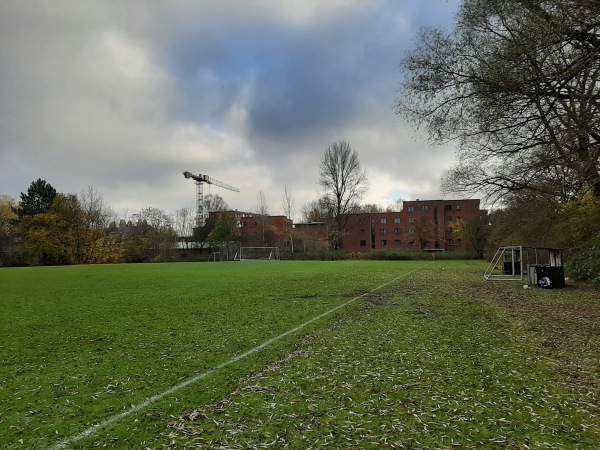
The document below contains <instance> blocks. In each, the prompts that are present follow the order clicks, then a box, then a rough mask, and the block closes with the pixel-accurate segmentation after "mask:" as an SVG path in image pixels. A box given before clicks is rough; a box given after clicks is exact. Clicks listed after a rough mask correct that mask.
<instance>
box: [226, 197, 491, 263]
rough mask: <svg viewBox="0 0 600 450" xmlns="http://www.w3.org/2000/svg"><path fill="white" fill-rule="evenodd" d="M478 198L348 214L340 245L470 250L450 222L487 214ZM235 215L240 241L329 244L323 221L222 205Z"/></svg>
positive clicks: (307, 247) (305, 247) (305, 246)
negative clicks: (291, 238) (298, 220)
mask: <svg viewBox="0 0 600 450" xmlns="http://www.w3.org/2000/svg"><path fill="white" fill-rule="evenodd" d="M479 203H480V202H479V200H478V199H473V200H414V201H405V202H404V204H403V210H402V211H394V212H383V213H360V214H351V215H349V216H348V217H347V219H348V221H347V226H346V230H347V233H348V234H346V235H345V236H344V237H343V242H342V248H343V250H344V251H348V252H370V251H373V250H402V251H421V250H426V251H456V250H469V249H468V248H467V243H466V242H462V240H461V238H460V237H458V236H455V235H454V234H453V231H452V228H451V227H450V224H452V223H453V222H456V221H458V220H464V221H466V222H469V221H471V220H475V219H478V218H480V217H482V216H485V215H486V214H487V211H486V210H482V209H479ZM225 213H226V214H230V215H234V216H235V220H236V222H237V225H238V227H239V229H240V244H241V245H242V246H249V247H262V246H268V247H275V246H276V247H279V248H280V249H284V248H286V247H288V246H289V236H290V233H293V235H294V236H296V241H300V242H301V244H299V245H300V247H298V244H296V248H295V250H296V251H307V252H308V251H318V250H323V249H326V248H327V247H328V238H327V236H328V232H329V227H328V226H327V224H326V223H325V222H310V223H297V224H295V225H294V223H293V222H292V221H291V220H290V219H288V218H287V217H285V216H261V215H260V214H255V213H249V212H241V211H225Z"/></svg>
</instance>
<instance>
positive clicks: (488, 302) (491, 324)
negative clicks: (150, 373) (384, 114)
mask: <svg viewBox="0 0 600 450" xmlns="http://www.w3.org/2000/svg"><path fill="white" fill-rule="evenodd" d="M469 267H475V268H472V269H470V268H469ZM442 268H447V270H441V269H442ZM482 273H483V272H482V270H481V267H476V266H473V265H464V264H462V265H461V264H451V263H443V266H442V265H441V264H437V263H436V264H435V265H433V266H430V267H428V268H427V269H424V270H420V271H418V272H416V273H414V274H412V275H411V276H410V277H409V278H407V279H404V280H402V281H401V282H399V283H397V284H396V285H394V286H390V288H389V289H388V290H387V291H386V292H382V293H378V294H377V295H376V296H372V297H369V296H367V298H366V299H365V302H364V307H362V308H360V309H357V310H354V311H352V312H349V313H348V314H346V315H344V317H342V318H340V320H338V321H337V322H336V323H334V324H332V326H331V327H329V328H328V329H324V330H320V331H319V332H318V333H313V334H309V335H306V336H305V338H304V339H303V340H302V341H300V342H298V343H297V344H296V349H295V350H294V351H292V352H290V353H289V354H288V355H286V357H284V358H281V359H280V360H278V361H277V362H276V363H273V364H270V365H267V366H266V367H265V368H264V369H263V370H259V371H255V372H253V373H252V374H250V375H249V376H247V377H244V378H242V379H240V381H239V384H238V385H237V386H236V387H235V388H234V389H233V390H232V391H231V392H230V393H229V394H228V395H226V396H224V397H223V398H221V399H219V400H218V401H216V402H212V403H207V404H202V405H197V407H196V408H193V409H190V410H188V411H186V412H185V413H184V414H182V415H181V416H179V417H178V418H177V419H176V420H172V421H171V422H170V428H171V431H168V432H167V431H165V433H164V437H165V445H167V446H168V447H170V448H180V447H181V448H228V449H229V448H267V447H271V448H284V447H285V448H361V449H363V448H411V449H412V448H421V449H434V448H435V449H437V448H477V449H479V448H524V449H525V448H590V449H591V448H596V447H597V443H598V442H600V436H599V433H600V421H599V418H598V415H597V413H598V408H597V406H598V398H597V395H596V391H595V390H594V389H592V388H590V385H589V383H591V384H592V385H595V384H596V383H597V379H596V378H595V375H594V373H593V370H592V367H588V370H586V371H585V375H586V376H585V377H586V378H587V379H588V382H589V383H588V384H587V385H586V386H587V388H586V389H580V387H581V386H580V385H579V384H577V383H573V380H572V377H570V376H569V374H570V373H571V372H570V366H569V365H568V364H567V365H566V366H563V363H564V361H565V360H564V359H563V357H564V356H565V354H567V353H569V352H571V353H572V352H575V351H577V350H579V346H580V345H581V344H582V343H583V342H585V340H586V339H596V338H597V334H594V333H593V332H591V333H590V334H586V336H587V337H586V338H584V339H578V340H575V341H571V340H570V336H569V333H568V330H571V328H570V327H564V326H563V325H562V324H561V322H562V319H564V314H563V313H562V312H561V313H560V314H559V317H553V316H548V315H547V314H545V313H544V312H543V310H540V312H539V314H538V316H539V317H538V318H537V319H536V320H535V323H536V324H535V325H531V326H533V328H531V326H530V325H528V324H530V323H531V322H529V321H528V317H527V316H524V315H520V313H519V311H515V308H508V309H507V307H506V305H505V304H503V303H501V304H498V302H502V301H503V300H502V298H503V297H507V298H512V299H514V300H515V301H519V302H523V303H524V304H528V305H530V306H528V308H533V309H535V305H536V304H539V303H543V304H555V305H556V307H557V308H558V307H559V305H564V304H565V302H567V303H569V304H571V303H576V304H579V303H578V302H583V304H586V305H588V306H593V305H595V304H596V302H597V296H596V297H595V298H594V297H593V295H592V297H589V298H587V300H586V297H585V294H584V295H583V296H582V295H581V293H580V292H579V291H577V290H575V289H573V290H569V289H566V290H563V291H541V290H540V291H537V290H530V291H527V293H525V294H523V293H522V292H520V291H519V290H518V288H521V287H520V286H518V288H517V287H515V285H514V284H513V285H511V284H495V285H493V286H492V285H490V284H487V282H485V281H483V280H482V275H481V274H482ZM521 291H522V288H521ZM521 295H525V297H521ZM559 297H560V298H561V300H560V301H559V300H558V298H559ZM548 299H549V300H548ZM563 310H564V308H563V309H560V308H558V311H563ZM553 327H558V329H560V330H562V331H561V333H562V334H561V333H556V332H555V331H552V328H553ZM541 328H543V329H544V332H543V333H542V335H540V334H539V330H540V329H541ZM549 329H550V331H549ZM546 333H549V335H551V336H552V339H553V340H554V341H560V342H562V343H561V344H558V343H556V345H557V347H558V348H560V347H563V346H564V351H561V352H549V351H548V350H547V348H548V346H547V345H545V344H544V343H545V342H546V340H547V334H546ZM592 336H595V337H593V338H592ZM592 342H595V341H594V340H592ZM597 348H598V347H597V346H596V347H595V348H594V349H589V350H588V352H587V353H585V356H584V358H586V360H587V361H588V362H589V361H592V360H593V359H594V358H595V364H591V365H592V366H594V367H595V369H596V370H597V369H598V350H597ZM582 376H583V375H582V374H579V375H578V379H579V378H581V377H582Z"/></svg>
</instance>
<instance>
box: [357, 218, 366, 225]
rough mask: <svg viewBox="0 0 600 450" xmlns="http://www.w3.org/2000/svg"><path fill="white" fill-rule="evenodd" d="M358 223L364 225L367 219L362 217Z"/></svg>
mask: <svg viewBox="0 0 600 450" xmlns="http://www.w3.org/2000/svg"><path fill="white" fill-rule="evenodd" d="M358 223H359V225H364V224H365V218H364V217H361V218H360V219H358Z"/></svg>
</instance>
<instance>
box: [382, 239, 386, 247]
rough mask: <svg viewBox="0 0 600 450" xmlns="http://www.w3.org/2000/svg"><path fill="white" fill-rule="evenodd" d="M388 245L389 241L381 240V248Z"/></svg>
mask: <svg viewBox="0 0 600 450" xmlns="http://www.w3.org/2000/svg"><path fill="white" fill-rule="evenodd" d="M386 245H387V241H386V240H385V239H382V240H381V246H382V247H385V246H386Z"/></svg>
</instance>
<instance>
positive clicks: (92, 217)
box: [79, 186, 116, 228]
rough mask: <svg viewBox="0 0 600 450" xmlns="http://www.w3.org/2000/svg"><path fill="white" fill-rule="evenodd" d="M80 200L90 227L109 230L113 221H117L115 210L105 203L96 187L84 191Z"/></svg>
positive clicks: (89, 187)
mask: <svg viewBox="0 0 600 450" xmlns="http://www.w3.org/2000/svg"><path fill="white" fill-rule="evenodd" d="M79 199H80V203H81V209H82V210H83V212H84V213H85V216H86V220H87V224H88V226H89V227H91V228H108V226H109V225H110V223H111V221H114V220H115V218H116V214H115V212H114V210H113V209H112V208H111V207H110V206H108V205H107V204H106V203H105V202H104V199H103V198H102V196H101V195H100V194H99V193H98V191H97V190H96V189H95V188H94V186H88V188H87V190H86V191H82V192H81V194H80V195H79Z"/></svg>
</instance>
